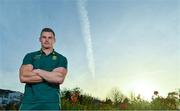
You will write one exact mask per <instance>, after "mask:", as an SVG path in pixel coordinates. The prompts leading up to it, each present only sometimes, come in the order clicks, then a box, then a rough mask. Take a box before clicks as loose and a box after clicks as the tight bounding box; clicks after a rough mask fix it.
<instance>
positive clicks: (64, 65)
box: [57, 57, 68, 69]
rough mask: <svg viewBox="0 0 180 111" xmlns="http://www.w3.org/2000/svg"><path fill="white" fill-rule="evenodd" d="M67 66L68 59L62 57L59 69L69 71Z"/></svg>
mask: <svg viewBox="0 0 180 111" xmlns="http://www.w3.org/2000/svg"><path fill="white" fill-rule="evenodd" d="M67 65H68V61H67V59H66V57H61V58H60V59H59V63H58V66H57V67H64V68H65V69H67Z"/></svg>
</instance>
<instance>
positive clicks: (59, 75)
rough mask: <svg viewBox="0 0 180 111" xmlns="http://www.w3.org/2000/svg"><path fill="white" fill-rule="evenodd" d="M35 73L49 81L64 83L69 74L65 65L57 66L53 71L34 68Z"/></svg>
mask: <svg viewBox="0 0 180 111" xmlns="http://www.w3.org/2000/svg"><path fill="white" fill-rule="evenodd" d="M33 72H34V73H36V74H37V75H39V76H41V77H42V78H43V79H45V80H46V81H47V82H50V83H56V84H62V83H63V82H64V79H65V77H66V74H67V69H65V68H63V67H58V68H55V69H54V70H53V71H51V72H49V71H45V70H42V69H35V70H33Z"/></svg>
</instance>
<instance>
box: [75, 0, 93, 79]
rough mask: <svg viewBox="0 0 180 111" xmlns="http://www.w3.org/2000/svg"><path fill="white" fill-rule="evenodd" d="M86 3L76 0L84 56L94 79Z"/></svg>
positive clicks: (82, 0) (83, 0) (84, 0)
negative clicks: (84, 50) (84, 51)
mask: <svg viewBox="0 0 180 111" xmlns="http://www.w3.org/2000/svg"><path fill="white" fill-rule="evenodd" d="M86 1H87V0H78V2H77V3H78V4H77V5H78V10H79V14H80V20H81V28H82V32H83V37H84V41H85V45H86V56H87V60H88V67H89V70H90V72H91V74H92V77H93V78H94V77H95V63H94V57H93V48H92V40H91V33H90V22H89V18H88V12H87V10H86Z"/></svg>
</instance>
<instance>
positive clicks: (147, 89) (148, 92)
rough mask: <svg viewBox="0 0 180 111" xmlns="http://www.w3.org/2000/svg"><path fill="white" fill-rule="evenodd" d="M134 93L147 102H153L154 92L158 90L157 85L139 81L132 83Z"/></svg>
mask: <svg viewBox="0 0 180 111" xmlns="http://www.w3.org/2000/svg"><path fill="white" fill-rule="evenodd" d="M131 86H132V88H131V89H132V91H133V92H134V93H135V94H136V95H139V94H140V97H141V98H143V99H145V100H151V98H152V96H153V92H154V91H155V90H156V88H155V85H154V84H153V83H152V82H150V81H145V80H137V81H134V82H133V83H132V85H131Z"/></svg>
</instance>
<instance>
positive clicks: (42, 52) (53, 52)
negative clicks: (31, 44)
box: [39, 49, 56, 55]
mask: <svg viewBox="0 0 180 111" xmlns="http://www.w3.org/2000/svg"><path fill="white" fill-rule="evenodd" d="M39 52H40V54H44V55H46V53H45V52H44V51H43V50H42V49H40V50H39ZM55 54H56V53H55V50H54V49H53V51H52V52H51V53H49V54H48V55H55Z"/></svg>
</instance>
